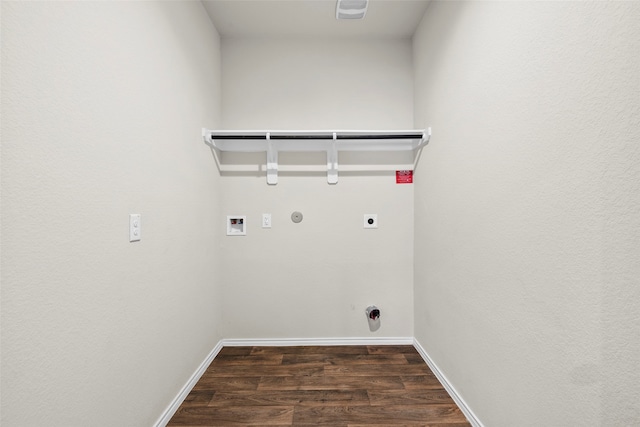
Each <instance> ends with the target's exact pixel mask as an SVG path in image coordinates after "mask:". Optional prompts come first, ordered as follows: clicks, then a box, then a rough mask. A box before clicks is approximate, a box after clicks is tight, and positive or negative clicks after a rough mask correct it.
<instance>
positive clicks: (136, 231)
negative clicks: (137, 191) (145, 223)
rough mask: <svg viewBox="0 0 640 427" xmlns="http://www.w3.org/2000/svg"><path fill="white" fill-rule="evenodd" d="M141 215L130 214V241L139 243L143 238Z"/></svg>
mask: <svg viewBox="0 0 640 427" xmlns="http://www.w3.org/2000/svg"><path fill="white" fill-rule="evenodd" d="M141 225H142V224H141V215H140V214H129V241H130V242H137V241H139V240H140V238H141V233H142V227H141Z"/></svg>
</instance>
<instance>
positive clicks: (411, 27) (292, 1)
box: [202, 0, 429, 38]
mask: <svg viewBox="0 0 640 427" xmlns="http://www.w3.org/2000/svg"><path fill="white" fill-rule="evenodd" d="M202 3H203V4H204V7H205V9H206V10H207V13H208V14H209V16H210V17H211V21H212V22H213V24H214V25H215V27H216V29H217V30H218V33H220V36H221V37H223V38H224V37H332V38H333V37H339V38H343V37H347V38H348V37H367V38H408V37H411V36H412V35H413V33H414V32H415V30H416V27H417V26H418V24H419V23H420V20H421V19H422V16H423V15H424V12H425V10H426V8H427V5H428V4H429V0H369V8H368V10H367V15H366V16H365V18H364V19H363V20H340V21H338V20H336V0H202Z"/></svg>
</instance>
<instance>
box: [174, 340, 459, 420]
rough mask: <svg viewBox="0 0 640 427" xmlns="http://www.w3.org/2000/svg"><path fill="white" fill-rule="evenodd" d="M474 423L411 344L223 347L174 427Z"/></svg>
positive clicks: (183, 405) (193, 391)
mask: <svg viewBox="0 0 640 427" xmlns="http://www.w3.org/2000/svg"><path fill="white" fill-rule="evenodd" d="M257 425H259V426H336V427H340V426H342V427H364V426H405V427H409V426H411V427H418V426H434V427H435V426H442V427H445V426H446V427H459V426H460V427H461V426H469V425H470V424H469V423H468V422H467V420H466V419H465V417H464V415H463V414H462V412H461V411H460V409H458V407H457V406H456V404H455V403H454V401H453V400H452V399H451V397H450V396H449V395H448V394H447V392H446V391H445V390H444V388H443V387H442V385H441V384H440V383H439V382H438V380H437V378H436V377H435V376H434V374H433V373H432V372H431V370H430V369H429V367H428V366H427V365H426V364H425V363H424V361H423V360H422V358H421V357H420V355H419V354H418V352H417V351H416V350H415V349H414V348H413V347H412V346H338V347H324V346H322V347H313V346H309V347H225V348H223V349H222V350H221V351H220V353H219V354H218V356H217V357H216V358H215V359H214V361H213V362H212V363H211V365H210V366H209V368H208V369H207V371H206V372H205V373H204V375H203V376H202V378H200V381H198V384H196V386H195V387H194V388H193V390H192V391H191V393H190V394H189V396H187V398H186V399H185V401H184V403H183V404H182V405H181V406H180V408H179V409H178V411H177V412H176V414H175V415H174V416H173V418H172V419H171V421H170V422H169V426H257Z"/></svg>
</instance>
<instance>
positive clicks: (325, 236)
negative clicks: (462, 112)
mask: <svg viewBox="0 0 640 427" xmlns="http://www.w3.org/2000/svg"><path fill="white" fill-rule="evenodd" d="M222 52H223V53H222V64H223V65H222V69H223V83H224V84H223V107H224V112H223V124H224V127H225V128H227V129H261V128H262V129H403V128H412V120H413V111H412V106H413V98H412V96H413V90H412V87H413V79H412V78H413V74H412V68H411V45H410V42H409V41H408V40H398V41H335V40H334V41H323V40H317V39H313V40H311V39H307V40H298V41H291V40H289V41H287V40H251V39H250V40H246V39H225V40H223V43H222ZM226 154H227V153H225V156H223V167H225V166H226V167H230V166H234V167H244V171H245V172H234V173H223V178H222V185H223V194H224V196H223V206H224V209H225V214H242V215H248V235H247V236H246V237H228V238H225V239H223V240H222V247H223V256H222V260H223V262H224V265H225V269H224V283H225V293H224V301H225V307H224V325H225V329H224V331H225V336H227V337H231V338H319V337H370V336H371V337H410V336H412V335H413V329H412V323H413V317H412V298H413V296H412V292H413V288H412V287H413V269H412V265H413V256H412V254H413V234H412V233H413V231H412V230H413V186H412V185H396V183H395V175H394V166H395V165H397V164H402V165H403V166H402V167H406V164H407V163H410V161H411V157H410V156H406V155H405V156H397V155H395V154H385V155H383V156H378V157H376V158H375V159H371V158H369V159H368V160H367V161H373V162H379V168H380V169H382V170H383V171H374V172H366V171H365V172H350V173H346V172H344V171H345V169H346V168H348V167H352V170H353V166H354V164H357V163H359V162H360V161H361V160H362V159H363V158H364V157H366V156H365V155H364V154H361V155H358V154H355V155H353V156H348V155H340V163H341V172H340V173H339V182H338V184H337V185H334V186H330V185H329V184H327V180H326V157H325V156H324V155H323V154H317V155H316V154H315V153H313V154H310V155H309V154H306V155H305V154H298V155H295V154H294V155H290V154H289V155H286V154H281V158H280V160H281V162H282V163H283V164H284V165H285V166H288V167H289V172H288V173H281V174H280V181H279V183H278V185H277V186H267V184H266V179H265V175H264V172H258V168H259V166H260V164H263V163H264V161H265V156H264V154H263V155H260V156H238V155H236V156H233V155H226ZM346 163H350V165H346ZM365 163H366V162H365ZM356 166H357V165H356ZM323 167H324V172H322V170H323ZM292 169H293V170H294V171H293V172H292V171H291V170H292ZM385 169H386V171H385ZM247 170H250V172H246V171H247ZM309 170H315V171H317V172H316V173H309V172H308V171H309ZM293 211H301V212H302V213H303V214H304V220H303V222H302V223H300V224H294V223H292V222H291V219H290V215H291V213H292V212H293ZM263 212H268V213H272V215H273V228H271V229H262V228H260V226H259V224H260V216H261V214H262V213H263ZM365 213H377V214H378V215H379V221H380V228H378V229H377V230H365V229H363V226H362V225H363V215H364V214H365ZM223 227H224V224H223V223H221V224H220V228H223ZM371 303H374V304H377V305H378V306H379V307H380V309H381V310H382V319H381V320H382V326H381V328H380V330H378V331H377V332H375V333H373V334H372V333H371V332H370V331H369V329H368V326H367V321H366V317H365V314H364V309H365V308H366V307H367V305H369V304H371Z"/></svg>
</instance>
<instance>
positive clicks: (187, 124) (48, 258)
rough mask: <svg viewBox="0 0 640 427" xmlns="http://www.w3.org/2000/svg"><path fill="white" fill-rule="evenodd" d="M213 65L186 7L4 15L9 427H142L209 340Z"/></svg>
mask: <svg viewBox="0 0 640 427" xmlns="http://www.w3.org/2000/svg"><path fill="white" fill-rule="evenodd" d="M219 49H220V47H219V38H218V35H217V33H216V31H215V29H214V28H213V26H212V25H211V23H210V22H209V20H208V18H207V15H206V13H205V11H204V9H203V7H202V5H201V4H200V3H198V2H180V3H178V2H5V1H3V2H2V258H1V260H2V383H1V384H2V410H1V412H2V421H1V424H2V425H3V426H7V427H9V426H20V427H23V426H42V425H47V426H65V427H66V426H88V425H92V426H99V425H104V426H136V425H150V424H152V423H153V422H154V421H155V420H156V418H157V417H158V416H159V415H160V414H161V412H162V411H163V410H164V409H165V407H166V406H167V405H168V404H169V403H170V402H171V400H172V399H173V398H174V397H175V396H176V394H177V393H178V391H179V390H180V388H181V387H182V386H183V385H184V383H185V382H186V380H187V379H188V378H189V376H190V375H191V374H192V373H193V372H194V370H195V369H196V368H197V367H198V365H199V364H200V363H201V362H202V360H204V358H205V356H206V355H207V354H208V353H209V351H211V349H212V348H213V346H214V345H215V344H216V342H217V341H218V340H219V339H220V338H221V335H220V332H219V328H220V314H221V311H220V294H221V292H220V290H219V285H218V284H219V281H218V280H217V275H218V264H217V262H216V259H217V257H216V246H215V241H216V240H217V239H218V238H219V236H220V230H219V227H218V224H219V221H218V219H219V212H218V209H219V207H218V206H219V191H218V181H219V176H218V172H217V170H216V169H215V163H214V162H213V158H212V156H211V153H210V151H209V150H208V149H207V147H206V146H204V145H203V144H202V140H201V136H200V128H201V127H202V126H204V125H205V124H209V125H214V126H215V125H216V124H217V123H219V116H220V69H219V67H220V66H219V52H220V51H219ZM129 213H140V214H142V241H140V242H137V243H129V242H128V215H129Z"/></svg>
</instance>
